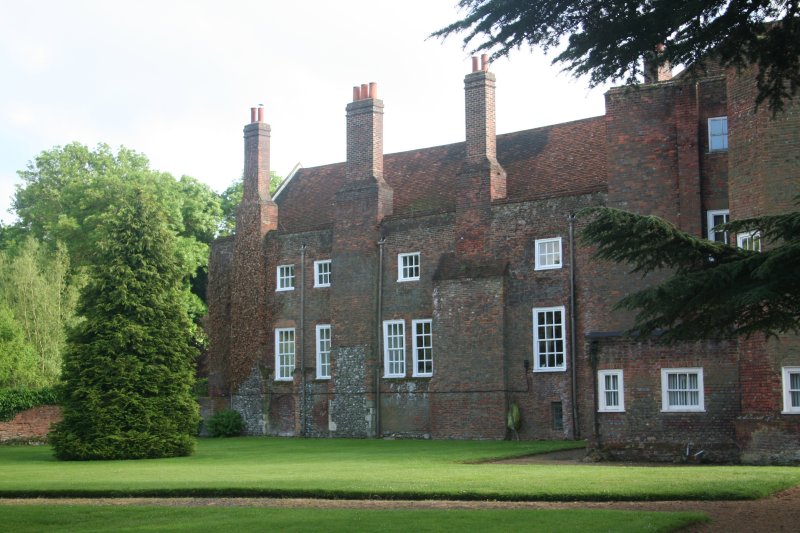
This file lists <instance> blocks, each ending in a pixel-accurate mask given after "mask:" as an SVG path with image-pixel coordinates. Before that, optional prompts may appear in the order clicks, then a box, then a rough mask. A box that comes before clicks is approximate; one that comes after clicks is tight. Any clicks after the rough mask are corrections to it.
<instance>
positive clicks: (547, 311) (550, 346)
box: [533, 306, 567, 372]
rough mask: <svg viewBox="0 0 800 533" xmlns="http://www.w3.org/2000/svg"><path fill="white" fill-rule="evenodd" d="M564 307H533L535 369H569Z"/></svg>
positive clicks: (548, 370)
mask: <svg viewBox="0 0 800 533" xmlns="http://www.w3.org/2000/svg"><path fill="white" fill-rule="evenodd" d="M566 353H567V350H566V340H565V337H564V307H563V306H562V307H534V308H533V371H534V372H560V371H564V370H566V369H567V358H566Z"/></svg>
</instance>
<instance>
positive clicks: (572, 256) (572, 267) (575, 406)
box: [567, 213, 580, 439]
mask: <svg viewBox="0 0 800 533" xmlns="http://www.w3.org/2000/svg"><path fill="white" fill-rule="evenodd" d="M567 219H568V220H569V343H570V350H569V357H570V363H571V364H570V366H571V367H572V387H570V388H571V391H570V393H571V396H572V438H574V439H577V438H580V430H579V428H578V404H577V396H578V394H577V388H578V387H577V383H576V381H577V377H578V372H577V369H576V368H575V363H576V361H577V357H576V356H575V352H576V345H575V338H576V335H575V213H570V214H569V216H568V217H567Z"/></svg>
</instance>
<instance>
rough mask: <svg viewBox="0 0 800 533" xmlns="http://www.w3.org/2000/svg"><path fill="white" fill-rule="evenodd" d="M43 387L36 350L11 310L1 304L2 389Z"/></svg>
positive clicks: (0, 387) (0, 367) (0, 353)
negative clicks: (27, 339)
mask: <svg viewBox="0 0 800 533" xmlns="http://www.w3.org/2000/svg"><path fill="white" fill-rule="evenodd" d="M42 385H44V383H43V382H42V380H41V376H40V373H39V372H38V370H37V357H36V350H34V348H33V346H31V345H30V344H29V343H28V342H27V341H26V340H25V335H24V334H23V332H22V328H21V327H20V325H19V324H18V323H17V321H16V320H14V314H13V313H12V312H11V310H10V309H9V308H8V307H6V306H5V305H3V304H2V303H0V389H21V388H29V387H40V386H42Z"/></svg>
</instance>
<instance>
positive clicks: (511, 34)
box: [433, 0, 800, 112]
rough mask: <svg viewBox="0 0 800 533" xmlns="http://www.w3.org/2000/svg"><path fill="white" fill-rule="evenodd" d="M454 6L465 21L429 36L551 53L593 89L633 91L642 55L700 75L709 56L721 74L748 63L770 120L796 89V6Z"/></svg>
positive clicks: (621, 1)
mask: <svg viewBox="0 0 800 533" xmlns="http://www.w3.org/2000/svg"><path fill="white" fill-rule="evenodd" d="M459 6H460V7H461V8H462V9H464V10H466V16H465V17H464V18H462V19H460V20H458V21H456V22H454V23H453V24H450V25H449V26H447V27H445V28H442V29H441V30H439V31H437V32H435V33H434V34H433V36H438V37H447V36H449V35H452V34H455V33H464V34H465V37H464V46H465V47H470V48H472V49H473V50H474V51H494V53H493V56H494V57H501V56H505V55H508V53H509V52H510V51H511V50H512V49H514V48H520V47H522V46H530V47H535V46H538V47H541V48H542V49H543V50H544V51H545V52H547V51H549V50H550V49H558V50H561V52H560V53H558V55H556V57H555V59H554V62H560V63H562V64H564V65H565V70H567V71H570V72H571V73H572V74H573V75H575V76H581V75H585V74H586V75H589V79H590V83H591V84H592V85H593V86H594V85H598V84H600V83H603V82H605V81H617V80H625V81H627V82H628V83H634V82H635V81H636V78H637V75H638V74H640V73H641V72H642V65H641V63H640V60H641V58H642V56H643V55H644V54H650V55H651V59H652V60H653V61H654V62H655V63H656V64H663V63H664V62H669V63H670V64H673V65H678V64H683V65H690V64H691V65H697V66H699V67H700V68H702V67H703V65H704V62H705V61H708V60H709V59H710V58H713V60H714V61H720V62H721V64H722V65H723V66H726V67H727V66H734V67H743V66H745V65H748V64H757V65H758V66H759V73H758V78H757V83H758V95H757V99H756V102H757V103H761V102H763V101H768V104H769V108H770V109H771V110H773V112H777V111H780V110H781V109H783V105H784V101H785V100H788V99H791V98H793V97H794V96H795V95H796V94H797V89H798V86H800V1H798V0H750V1H747V2H743V1H733V2H732V1H730V0H701V1H696V0H695V1H688V2H687V1H685V0H651V1H647V2H641V1H640V2H629V1H628V0H581V1H577V2H575V1H570V2H565V1H563V0H537V1H535V2H531V1H529V0H460V2H459ZM565 41H566V42H565ZM474 43H476V44H474ZM662 44H663V45H665V47H664V48H663V50H660V45H662ZM657 47H658V48H659V52H658V53H654V52H655V51H656V49H657Z"/></svg>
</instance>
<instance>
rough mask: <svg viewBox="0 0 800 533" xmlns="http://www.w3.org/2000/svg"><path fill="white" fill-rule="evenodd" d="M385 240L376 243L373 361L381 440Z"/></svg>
mask: <svg viewBox="0 0 800 533" xmlns="http://www.w3.org/2000/svg"><path fill="white" fill-rule="evenodd" d="M384 244H386V239H385V238H384V237H381V238H380V240H379V241H378V291H377V292H378V295H377V297H378V306H377V310H376V312H375V319H376V322H377V327H378V353H377V355H376V361H375V438H376V439H379V438H381V354H382V353H383V245H384Z"/></svg>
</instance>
